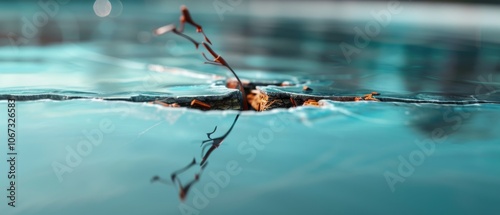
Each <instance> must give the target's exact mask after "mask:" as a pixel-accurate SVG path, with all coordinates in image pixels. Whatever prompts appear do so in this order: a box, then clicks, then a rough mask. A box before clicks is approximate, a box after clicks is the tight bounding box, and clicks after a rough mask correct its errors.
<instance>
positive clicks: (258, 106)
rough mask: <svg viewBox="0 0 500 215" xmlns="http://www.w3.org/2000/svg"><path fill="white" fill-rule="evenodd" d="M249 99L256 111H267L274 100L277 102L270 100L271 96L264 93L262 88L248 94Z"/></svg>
mask: <svg viewBox="0 0 500 215" xmlns="http://www.w3.org/2000/svg"><path fill="white" fill-rule="evenodd" d="M247 100H248V102H249V103H250V106H252V107H253V109H255V110H256V111H265V110H266V109H267V108H269V107H270V106H271V105H272V104H273V103H274V102H276V101H271V102H269V96H267V95H266V94H265V93H262V92H261V91H260V90H252V92H251V93H250V94H249V95H248V96H247Z"/></svg>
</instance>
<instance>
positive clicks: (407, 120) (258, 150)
mask: <svg viewBox="0 0 500 215" xmlns="http://www.w3.org/2000/svg"><path fill="white" fill-rule="evenodd" d="M9 7H15V6H12V5H10V6H9ZM242 7H243V6H242ZM175 8H178V6H177V5H175ZM24 9H25V8H23V10H24ZM78 9H79V6H78V5H77V6H73V7H69V6H68V8H67V10H64V11H62V10H61V13H60V14H59V15H58V18H57V19H55V22H54V23H51V24H48V25H47V26H46V27H44V29H45V30H43V31H42V32H45V33H43V34H42V35H41V36H40V38H37V39H36V40H35V39H33V40H31V41H30V44H29V45H28V46H19V47H13V46H11V45H9V41H8V40H6V39H2V38H0V44H2V45H3V46H2V47H0V70H1V71H0V73H1V78H0V86H1V87H0V114H2V113H6V112H7V100H6V99H8V98H9V97H11V96H16V98H19V99H20V100H19V101H17V103H16V105H17V109H16V113H17V119H16V123H17V140H18V145H17V151H18V153H19V155H18V157H17V159H18V163H17V170H18V173H17V174H18V179H17V182H16V183H17V186H18V187H17V201H16V202H17V206H16V208H14V209H12V208H10V207H8V206H7V202H6V200H5V199H4V201H1V204H0V210H1V211H2V214H4V211H7V212H6V213H5V214H21V215H30V214H37V215H38V214H52V215H62V214H257V213H262V214H278V213H279V214H306V213H316V214H457V215H458V214H499V213H500V206H499V205H500V204H499V203H500V200H499V198H498V193H499V191H500V180H499V179H500V177H499V176H500V168H499V164H500V147H499V144H500V141H499V140H500V134H499V133H498V131H499V128H500V124H499V122H500V105H499V103H500V90H499V89H500V88H499V87H500V75H499V74H500V64H499V62H500V42H499V41H498V38H497V37H496V35H498V31H497V30H496V29H492V28H486V27H484V28H482V29H481V32H480V33H481V34H480V35H479V36H477V35H475V34H474V35H470V32H475V30H477V29H472V30H471V28H470V26H469V27H464V26H460V25H459V24H457V25H456V26H447V27H446V28H443V27H439V26H438V27H436V26H434V27H433V26H431V27H429V26H427V25H423V24H418V23H417V24H415V23H413V24H408V23H398V22H395V23H393V24H391V25H389V27H387V28H385V29H383V31H382V32H383V33H382V34H380V35H378V36H377V37H375V38H373V40H372V41H371V42H370V44H369V45H368V46H367V47H366V48H364V49H362V50H361V52H360V53H359V54H356V55H355V56H353V58H352V61H351V62H347V61H346V58H345V56H344V55H343V53H342V50H341V49H340V48H339V44H340V43H342V42H348V43H352V39H353V37H354V36H355V35H354V34H353V32H352V28H353V27H356V26H364V24H365V23H366V21H360V20H356V21H353V20H348V19H346V20H330V19H329V18H328V17H329V16H328V14H327V15H324V16H326V18H324V19H320V20H319V21H318V20H317V19H290V18H283V17H277V18H276V19H272V20H270V19H266V18H262V17H253V16H245V15H238V14H232V15H233V16H229V14H228V18H227V19H225V21H223V22H222V21H220V20H219V19H218V16H217V15H216V14H213V12H207V11H204V10H202V9H200V8H198V9H200V11H201V12H200V15H199V16H197V17H199V19H200V22H201V21H202V22H203V23H204V26H206V27H205V31H206V32H207V34H208V35H209V36H210V39H211V40H212V42H213V43H214V44H216V45H214V49H217V51H218V52H220V53H221V54H223V56H224V57H225V58H226V59H227V60H228V62H229V63H230V64H231V65H232V66H233V67H234V68H235V70H236V71H237V73H238V74H239V75H240V76H241V78H243V79H246V80H251V81H257V82H266V83H267V82H282V81H288V82H290V83H294V84H298V85H297V86H293V87H286V88H278V87H268V88H265V89H266V90H268V91H271V92H277V91H281V92H291V93H303V92H302V91H301V89H302V85H308V86H310V87H311V88H312V89H314V90H313V92H311V94H314V95H351V96H354V95H355V96H360V95H363V94H366V93H369V92H371V91H377V92H380V93H381V94H382V95H381V96H383V97H384V98H386V100H385V101H384V102H378V103H377V102H356V103H352V102H348V103H339V102H331V101H321V103H322V104H323V106H322V107H299V108H294V109H275V110H271V111H266V112H259V113H257V112H251V111H248V112H237V111H207V112H202V111H198V110H191V109H186V108H164V107H160V106H157V105H151V104H147V103H146V102H145V101H149V100H151V99H153V98H156V97H161V96H172V97H176V96H198V95H225V94H227V93H231V92H234V91H235V90H232V89H227V88H225V87H224V83H225V81H226V80H227V78H231V77H232V76H231V75H230V73H228V72H227V71H226V70H225V69H224V68H219V67H211V66H208V65H204V64H202V62H203V60H202V58H201V56H200V54H199V50H195V49H194V48H193V47H192V44H189V43H188V42H186V41H184V40H181V39H179V38H177V37H175V36H173V35H166V36H162V37H152V36H151V35H150V34H149V32H151V29H153V28H155V27H158V26H161V25H163V24H166V22H168V20H178V14H177V11H168V12H158V10H159V9H157V8H153V7H145V8H144V7H137V8H136V10H131V9H130V7H129V9H127V8H126V7H125V9H124V11H123V13H122V15H121V16H119V17H116V18H114V19H98V18H95V17H92V16H90V15H92V11H90V10H78ZM4 10H7V9H4ZM33 10H35V11H36V9H33ZM27 11H30V10H27ZM146 12H147V13H146ZM145 13H146V14H149V15H150V16H144V14H145ZM4 14H7V15H3V16H6V17H7V18H10V19H13V20H15V18H16V17H17V16H20V15H16V14H14V15H12V14H9V13H4ZM28 14H29V13H28ZM314 15H315V16H317V15H318V14H314ZM229 17H231V19H229ZM394 19H395V20H396V17H395V18H394ZM131 20H133V22H132V21H131ZM75 23H77V24H75ZM78 23H79V24H78ZM82 23H84V24H82ZM5 26H7V25H5ZM13 26H14V27H13ZM15 26H16V25H12V24H11V25H9V26H7V27H5V29H3V30H5V32H9V31H14V32H15V31H16V27H15ZM297 26H300V27H297ZM54 29H56V30H54ZM57 29H58V30H57ZM17 30H19V29H18V28H17ZM21 100H22V101H21ZM130 101H134V102H130ZM2 115H3V114H2ZM4 117H6V116H2V117H0V120H2V121H4V120H5V119H6V118H4ZM235 119H237V120H236V121H235ZM233 122H235V124H234V127H233V129H232V130H231V132H230V133H229V134H228V136H227V138H226V139H225V140H224V142H223V143H222V144H221V145H220V147H219V148H217V149H216V150H214V151H213V152H212V154H211V155H210V157H209V158H208V164H207V166H206V167H205V168H204V169H203V172H201V173H200V172H199V171H200V166H199V165H195V166H193V167H191V168H189V169H188V170H187V171H185V172H182V173H180V174H178V179H179V181H181V183H182V184H183V185H186V184H187V183H189V182H190V181H191V180H193V178H194V177H195V175H196V174H198V173H199V176H200V178H199V179H200V180H199V181H198V182H197V183H195V184H193V185H192V187H191V188H190V190H189V192H187V197H186V199H185V201H181V200H180V198H179V189H178V184H175V185H174V184H172V183H171V180H170V177H171V174H172V173H173V172H174V171H177V170H179V169H182V168H183V167H185V166H186V165H188V164H189V163H190V162H191V161H192V160H193V158H195V159H196V161H197V162H198V163H199V162H201V159H202V156H203V155H204V154H203V153H202V152H204V151H203V147H200V145H201V143H202V141H204V140H207V133H209V132H212V131H214V127H216V126H217V130H216V131H215V133H214V134H213V135H212V137H219V136H222V135H224V133H225V132H226V131H228V130H229V129H230V127H231V126H232V125H233V124H232V123H233ZM6 129H7V124H5V123H0V130H6ZM4 137H5V136H3V135H0V138H4ZM1 141H4V140H3V139H2V140H1ZM3 144H5V145H6V143H3ZM0 148H2V150H0V152H1V153H2V155H1V156H0V157H1V158H2V159H3V158H4V154H5V153H6V151H5V150H4V148H5V147H3V146H2V147H0ZM205 151H206V149H205ZM0 167H1V168H0V169H2V171H3V169H7V168H8V164H7V163H6V162H0ZM1 174H2V175H3V174H4V173H1ZM154 176H159V177H161V178H163V179H166V181H167V183H166V184H162V183H159V182H155V183H151V179H152V178H153V177H154ZM3 177H5V176H3ZM4 182H5V181H4V180H2V184H1V185H0V188H2V190H5V189H7V183H6V182H5V183H4ZM176 183H177V181H176ZM2 192H4V191H2ZM5 193H6V192H4V193H2V194H5Z"/></svg>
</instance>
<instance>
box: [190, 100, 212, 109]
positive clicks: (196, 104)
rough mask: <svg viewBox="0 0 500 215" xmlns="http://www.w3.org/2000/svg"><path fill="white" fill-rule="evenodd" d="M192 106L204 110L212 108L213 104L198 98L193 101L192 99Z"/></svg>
mask: <svg viewBox="0 0 500 215" xmlns="http://www.w3.org/2000/svg"><path fill="white" fill-rule="evenodd" d="M191 107H192V108H198V109H202V110H210V109H211V106H210V105H209V104H207V103H205V102H202V101H200V100H197V99H193V101H191Z"/></svg>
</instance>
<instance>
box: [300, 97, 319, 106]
mask: <svg viewBox="0 0 500 215" xmlns="http://www.w3.org/2000/svg"><path fill="white" fill-rule="evenodd" d="M302 106H316V107H319V106H321V105H320V104H319V103H318V101H316V100H314V99H308V100H307V101H305V102H304V104H302Z"/></svg>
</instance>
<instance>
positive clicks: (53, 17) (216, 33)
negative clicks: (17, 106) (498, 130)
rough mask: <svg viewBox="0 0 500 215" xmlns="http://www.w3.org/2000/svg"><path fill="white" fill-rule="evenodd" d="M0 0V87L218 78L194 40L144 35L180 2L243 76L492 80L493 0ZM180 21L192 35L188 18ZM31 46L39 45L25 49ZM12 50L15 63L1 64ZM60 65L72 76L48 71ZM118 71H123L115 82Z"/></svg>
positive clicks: (345, 84) (367, 84)
mask: <svg viewBox="0 0 500 215" xmlns="http://www.w3.org/2000/svg"><path fill="white" fill-rule="evenodd" d="M0 4H1V7H0V45H1V47H0V61H3V62H4V63H2V70H3V71H2V72H3V73H6V72H7V73H8V74H13V73H11V72H16V71H17V74H16V75H12V76H11V77H10V79H9V80H11V81H6V79H3V80H0V84H2V86H4V87H12V88H16V87H17V88H19V87H24V88H29V89H46V88H48V87H49V86H50V88H51V89H73V90H83V91H91V92H123V91H139V90H140V89H137V87H136V86H138V85H140V81H139V82H138V81H136V80H137V79H139V78H140V77H142V76H145V75H147V74H146V73H144V71H146V70H149V71H151V68H152V67H151V65H160V66H171V67H176V68H183V69H189V70H192V71H195V72H197V73H201V74H207V75H211V74H216V75H218V76H228V77H229V76H230V75H229V74H228V73H227V71H225V70H224V69H220V68H214V67H209V66H206V65H203V64H202V61H203V59H202V58H201V56H200V55H199V51H197V50H195V49H194V47H193V46H192V44H189V42H187V41H185V40H183V39H182V38H179V37H176V36H174V35H168V34H167V35H163V36H160V37H155V36H153V35H152V34H151V32H152V30H153V29H154V28H157V27H159V26H162V25H166V24H170V23H176V22H178V19H179V18H178V17H179V7H180V5H183V4H186V5H187V6H188V8H189V9H190V11H191V13H192V15H193V16H194V19H195V21H197V22H199V23H200V24H202V25H203V26H204V29H205V31H206V32H207V35H209V37H210V39H211V40H212V41H213V42H214V48H215V49H216V50H218V51H219V52H220V54H221V55H223V56H227V57H226V58H227V59H228V61H229V62H231V65H232V66H233V67H235V69H236V70H238V71H239V73H240V74H241V76H243V77H244V78H246V79H251V80H259V81H266V80H278V81H281V80H287V81H293V82H311V81H312V82H318V81H320V80H323V81H321V82H323V83H320V84H319V85H320V86H321V87H324V89H325V91H330V92H331V91H334V90H337V91H339V90H346V91H351V92H355V91H358V90H365V89H366V90H377V91H382V92H390V93H400V94H403V93H415V92H429V93H439V94H453V95H466V96H470V95H472V94H477V93H476V92H475V89H476V88H477V83H483V84H486V85H488V86H494V85H495V84H494V82H498V80H499V77H498V73H499V72H500V64H499V61H500V50H499V44H500V37H499V36H498V35H500V34H499V32H500V22H498V20H500V6H497V5H496V4H495V1H393V2H389V1H286V0H282V1H254V0H235V1H226V0H213V1H181V0H172V1H160V0H145V1H132V0H123V1H120V0H109V1H108V0H97V1H71V0H60V1H56V0H38V1H35V0H33V1H1V3H0ZM186 32H187V33H188V34H190V35H191V36H193V37H195V38H196V39H199V40H201V37H199V35H197V34H196V33H195V31H194V29H193V28H188V29H187V30H186ZM34 46H39V47H40V46H41V47H45V48H42V49H33V48H30V47H34ZM17 61H22V62H24V64H23V66H21V67H20V66H19V65H16V66H15V67H8V66H10V65H11V64H9V63H6V62H17ZM49 62H50V63H49ZM30 63H33V64H30ZM154 68H157V67H154ZM46 70H50V72H46V73H44V77H46V78H42V79H40V78H38V80H37V81H36V82H26V81H23V80H28V79H26V77H23V76H22V75H19V71H23V72H24V73H23V74H26V75H27V74H37V73H39V72H43V71H46ZM103 70H106V71H120V73H121V74H120V75H116V73H112V74H111V73H110V72H107V73H104V72H102V71H103ZM135 70H140V71H142V72H143V73H141V72H138V71H135ZM153 70H154V69H153ZM83 71H84V73H85V74H84V75H83V73H82V72H83ZM51 74H53V75H54V76H51ZM61 74H64V75H65V76H66V77H69V76H68V75H74V76H75V77H80V78H79V79H71V80H83V81H69V82H67V81H61V79H58V78H55V76H59V77H60V75H61ZM159 76H160V77H159V78H158V79H161V80H162V81H161V83H157V84H155V85H151V87H150V88H148V89H147V90H149V91H154V92H166V91H165V90H164V89H166V88H167V87H171V86H182V85H188V84H192V83H195V84H202V85H203V84H207V79H206V77H205V76H204V77H202V78H201V80H192V79H191V78H184V77H182V76H176V77H171V76H168V77H167V76H163V74H159ZM118 77H119V78H120V79H121V80H123V79H126V78H127V77H128V78H129V80H131V81H129V82H127V83H126V84H124V83H122V82H120V81H119V79H118ZM82 78H83V79H82ZM12 80H14V81H12ZM212 81H214V80H209V81H208V82H210V83H212ZM120 83H122V84H120ZM333 83H335V84H333ZM491 98H493V97H490V99H491Z"/></svg>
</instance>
